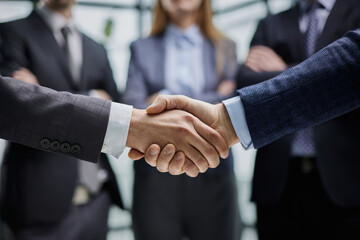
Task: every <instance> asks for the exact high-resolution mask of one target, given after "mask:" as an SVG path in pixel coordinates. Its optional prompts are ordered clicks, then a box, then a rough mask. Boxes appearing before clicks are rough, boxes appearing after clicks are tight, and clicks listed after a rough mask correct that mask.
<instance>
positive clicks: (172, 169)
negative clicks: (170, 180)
mask: <svg viewBox="0 0 360 240" xmlns="http://www.w3.org/2000/svg"><path fill="white" fill-rule="evenodd" d="M185 159H186V157H185V154H184V153H183V152H177V153H176V154H175V156H174V157H173V159H172V160H171V161H170V164H169V173H170V174H171V175H180V174H183V173H184V170H183V168H184V164H185Z"/></svg>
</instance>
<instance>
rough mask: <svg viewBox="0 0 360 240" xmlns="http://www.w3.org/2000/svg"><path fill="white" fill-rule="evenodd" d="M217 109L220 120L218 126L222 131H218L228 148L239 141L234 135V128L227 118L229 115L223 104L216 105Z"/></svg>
mask: <svg viewBox="0 0 360 240" xmlns="http://www.w3.org/2000/svg"><path fill="white" fill-rule="evenodd" d="M216 107H217V109H218V114H219V116H220V117H219V119H220V122H221V124H220V126H222V129H221V131H220V133H221V135H222V136H223V138H225V140H226V142H227V143H228V145H229V147H231V146H232V145H234V144H236V143H239V142H240V140H239V138H238V136H237V134H236V131H235V128H234V126H233V125H232V123H231V119H230V116H229V113H228V112H227V109H226V107H225V105H224V104H223V103H220V104H217V105H216Z"/></svg>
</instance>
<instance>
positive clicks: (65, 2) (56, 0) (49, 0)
mask: <svg viewBox="0 0 360 240" xmlns="http://www.w3.org/2000/svg"><path fill="white" fill-rule="evenodd" d="M43 1H44V3H45V5H46V6H48V7H50V8H51V9H54V10H63V9H67V8H70V7H72V6H73V5H74V3H75V0H43Z"/></svg>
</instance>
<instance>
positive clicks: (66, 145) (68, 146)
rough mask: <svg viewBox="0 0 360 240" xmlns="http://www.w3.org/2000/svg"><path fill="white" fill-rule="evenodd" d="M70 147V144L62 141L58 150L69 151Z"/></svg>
mask: <svg viewBox="0 0 360 240" xmlns="http://www.w3.org/2000/svg"><path fill="white" fill-rule="evenodd" d="M70 149H71V146H70V144H68V143H63V144H61V146H60V150H61V151H62V152H64V153H68V152H70Z"/></svg>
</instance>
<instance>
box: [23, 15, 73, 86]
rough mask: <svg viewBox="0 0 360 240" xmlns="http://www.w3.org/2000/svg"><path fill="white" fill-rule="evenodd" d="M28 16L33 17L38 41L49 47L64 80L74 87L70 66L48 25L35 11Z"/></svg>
mask: <svg viewBox="0 0 360 240" xmlns="http://www.w3.org/2000/svg"><path fill="white" fill-rule="evenodd" d="M30 18H31V19H33V22H34V25H35V26H34V27H35V29H38V31H37V32H38V41H39V42H41V43H42V45H43V46H44V47H47V48H48V49H49V53H50V54H53V56H54V57H55V58H56V60H57V62H58V63H59V66H60V68H61V70H62V72H63V73H64V75H65V79H66V81H67V82H68V83H69V84H70V85H71V86H72V87H73V88H76V86H75V83H74V79H73V77H72V75H71V73H70V68H69V66H68V63H67V62H66V57H65V55H64V53H63V51H62V50H61V48H60V46H59V44H58V43H57V41H56V39H55V37H54V35H53V33H52V31H51V29H50V27H49V26H48V25H47V24H46V22H45V21H44V20H43V19H42V17H41V16H40V15H39V14H38V13H37V12H36V11H33V12H32V13H31V15H30Z"/></svg>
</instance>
